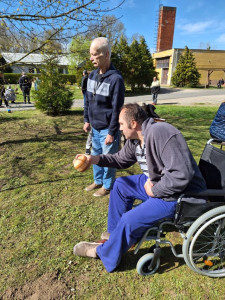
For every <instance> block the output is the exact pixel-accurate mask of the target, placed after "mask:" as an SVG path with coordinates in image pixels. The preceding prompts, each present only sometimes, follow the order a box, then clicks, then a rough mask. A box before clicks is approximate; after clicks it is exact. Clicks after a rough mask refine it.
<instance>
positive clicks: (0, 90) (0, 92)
mask: <svg viewBox="0 0 225 300" xmlns="http://www.w3.org/2000/svg"><path fill="white" fill-rule="evenodd" d="M5 84H6V82H5V79H4V73H0V107H2V100H3V101H4V103H5V106H6V107H7V108H8V107H9V103H8V101H7V100H6V98H5Z"/></svg>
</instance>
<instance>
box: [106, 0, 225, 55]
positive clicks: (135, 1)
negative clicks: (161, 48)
mask: <svg viewBox="0 0 225 300" xmlns="http://www.w3.org/2000/svg"><path fill="white" fill-rule="evenodd" d="M119 1H120V0H111V5H112V6H113V5H116V4H117V3H119ZM159 4H162V5H163V6H172V7H176V8H177V10H176V20H175V30H174V40H173V48H184V47H185V46H188V48H189V49H206V48H208V47H209V46H210V47H211V49H212V50H225V1H222V0H217V1H215V2H214V1H211V0H125V2H124V4H123V5H122V7H121V8H119V9H117V10H115V11H113V12H112V13H113V14H114V15H116V16H117V17H119V18H120V21H121V22H122V23H123V24H124V26H125V34H126V36H127V37H128V38H129V39H132V36H133V35H135V34H140V35H143V36H144V38H145V40H146V42H147V45H148V47H149V50H150V51H151V52H152V53H153V52H154V50H155V47H156V37H157V21H158V11H159Z"/></svg>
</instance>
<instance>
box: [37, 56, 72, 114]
mask: <svg viewBox="0 0 225 300" xmlns="http://www.w3.org/2000/svg"><path fill="white" fill-rule="evenodd" d="M40 80H41V82H40V84H39V86H38V90H37V91H36V92H35V94H34V99H35V106H36V108H38V109H40V110H42V111H44V112H47V114H49V115H54V116H55V115H59V114H61V113H65V112H67V111H68V110H69V109H70V108H71V105H72V102H73V93H72V92H71V91H70V90H69V89H68V88H66V86H65V84H64V83H63V81H62V78H61V77H60V74H59V72H58V64H57V61H56V59H55V58H53V57H52V56H51V57H46V60H45V68H44V69H42V70H41V76H40Z"/></svg>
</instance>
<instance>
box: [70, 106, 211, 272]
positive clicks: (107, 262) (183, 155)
mask: <svg viewBox="0 0 225 300" xmlns="http://www.w3.org/2000/svg"><path fill="white" fill-rule="evenodd" d="M119 123H120V130H121V131H122V132H123V134H124V135H125V138H126V139H127V142H126V143H125V145H124V147H123V148H122V149H121V150H120V151H119V152H117V153H116V154H107V155H99V156H91V155H90V156H87V157H88V161H89V165H90V164H97V165H99V166H101V167H113V168H117V169H125V168H129V167H130V166H131V165H133V164H135V163H136V162H138V164H139V165H140V168H141V170H142V174H139V175H132V176H126V177H120V178H117V179H116V181H115V182H114V185H113V187H112V189H111V192H110V200H109V211H108V228H107V232H104V233H103V234H102V236H101V238H102V239H105V240H106V241H105V242H104V241H101V242H99V243H88V242H80V243H78V244H76V245H75V247H74V250H73V252H74V254H75V255H78V256H88V257H94V258H100V259H101V260H102V262H103V264H104V266H105V268H106V270H107V271H108V272H112V271H113V270H115V269H116V267H117V266H118V265H119V263H120V260H121V257H122V254H124V253H125V252H126V251H128V249H129V248H130V247H131V246H132V245H134V244H135V243H136V242H137V241H138V240H140V238H141V237H142V235H143V234H144V232H145V231H146V230H147V229H148V228H149V227H152V226H153V225H154V224H155V223H157V222H158V221H159V220H161V219H164V218H172V217H173V216H174V214H175V209H176V203H177V199H178V197H179V195H180V194H188V193H191V194H196V193H199V192H202V191H204V190H206V184H205V181H204V179H203V177H202V175H201V172H200V170H199V168H198V166H197V164H196V162H195V160H194V158H193V156H192V154H191V152H190V150H189V148H188V146H187V144H186V141H185V139H184V137H183V135H182V134H181V132H180V131H179V130H178V129H176V128H175V127H173V126H172V125H170V124H168V123H166V122H156V121H155V120H154V119H153V118H148V116H147V114H146V112H145V111H144V110H143V109H142V108H141V107H140V106H139V105H138V104H136V103H135V104H126V105H124V106H123V108H122V109H121V112H120V115H119ZM79 155H80V154H78V155H77V156H76V158H77V157H79ZM136 199H140V200H142V203H141V204H140V205H138V206H136V207H134V208H132V207H133V203H134V201H135V200H136ZM196 201H197V202H198V201H200V200H197V199H196ZM202 201H204V200H202Z"/></svg>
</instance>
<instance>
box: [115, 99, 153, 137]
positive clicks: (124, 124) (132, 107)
mask: <svg viewBox="0 0 225 300" xmlns="http://www.w3.org/2000/svg"><path fill="white" fill-rule="evenodd" d="M147 118H148V115H147V113H146V112H145V111H144V110H143V109H142V108H141V107H140V106H139V105H138V104H137V103H129V104H125V105H124V106H123V107H122V109H121V112H120V115H119V124H120V130H122V131H123V134H124V135H125V137H126V139H140V134H141V125H142V123H143V122H144V121H145V120H146V119H147Z"/></svg>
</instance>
